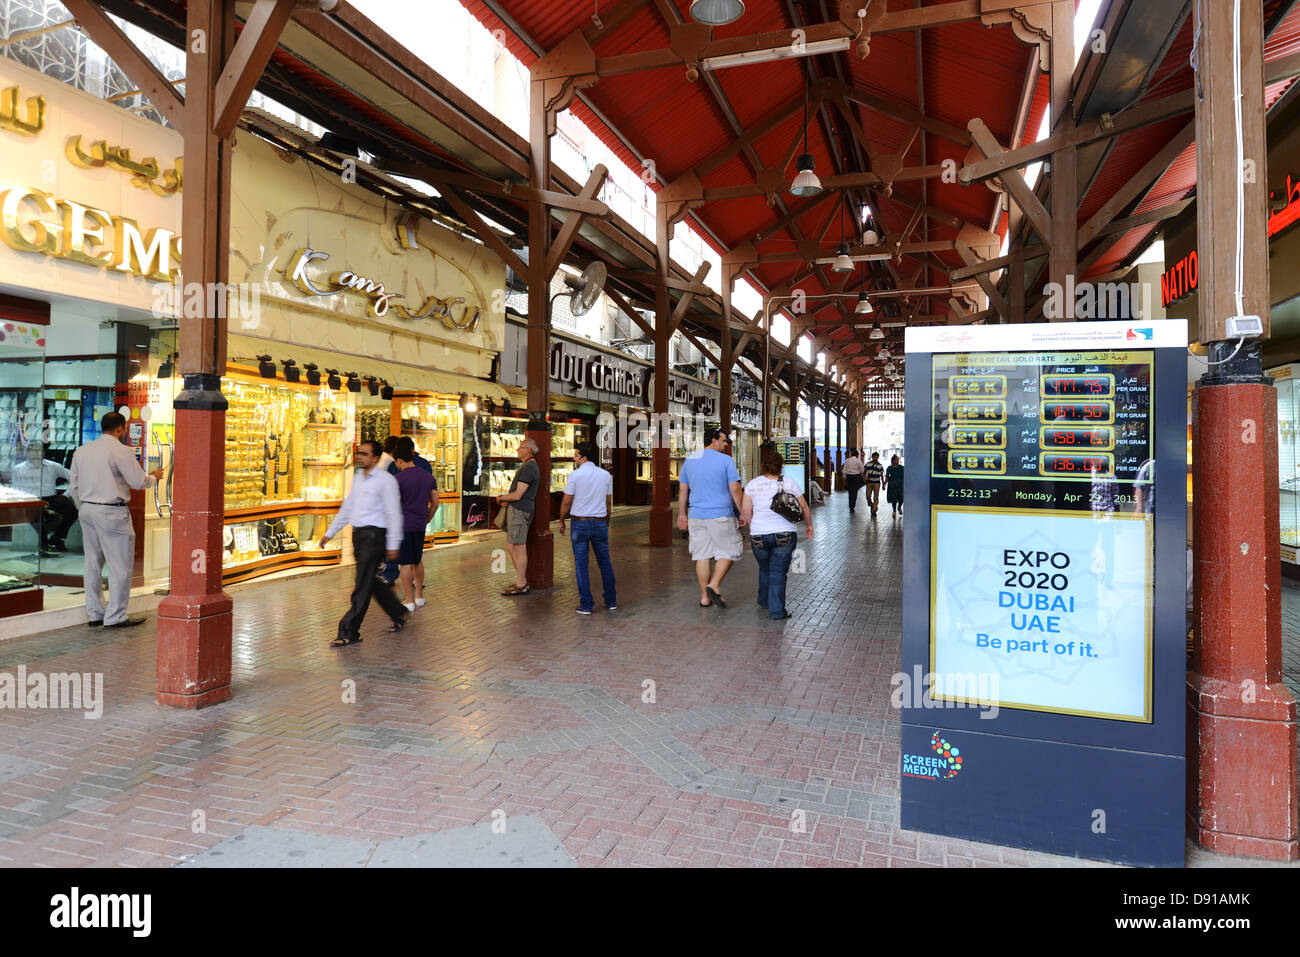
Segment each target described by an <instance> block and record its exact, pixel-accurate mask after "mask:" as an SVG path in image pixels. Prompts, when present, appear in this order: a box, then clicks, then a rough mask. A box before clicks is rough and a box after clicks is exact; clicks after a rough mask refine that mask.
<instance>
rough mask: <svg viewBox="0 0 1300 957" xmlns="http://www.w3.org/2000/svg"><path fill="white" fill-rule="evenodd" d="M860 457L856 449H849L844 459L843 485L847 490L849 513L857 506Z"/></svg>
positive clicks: (860, 477)
mask: <svg viewBox="0 0 1300 957" xmlns="http://www.w3.org/2000/svg"><path fill="white" fill-rule="evenodd" d="M863 468H864V466H863V464H862V459H860V458H858V450H857V449H849V457H848V458H847V459H845V460H844V485H845V486H846V487H847V488H848V490H849V514H850V515H852V514H853V513H854V512H856V511H857V508H858V491H859V490H860V489H861V488H862V471H863Z"/></svg>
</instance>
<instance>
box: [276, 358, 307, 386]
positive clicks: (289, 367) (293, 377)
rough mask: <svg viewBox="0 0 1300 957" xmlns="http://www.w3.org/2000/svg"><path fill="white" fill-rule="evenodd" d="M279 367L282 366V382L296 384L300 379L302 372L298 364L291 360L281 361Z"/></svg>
mask: <svg viewBox="0 0 1300 957" xmlns="http://www.w3.org/2000/svg"><path fill="white" fill-rule="evenodd" d="M280 365H282V366H284V381H285V382H297V381H298V380H299V379H300V378H301V377H302V370H301V369H299V368H298V363H297V362H296V361H295V360H293V359H281V360H280Z"/></svg>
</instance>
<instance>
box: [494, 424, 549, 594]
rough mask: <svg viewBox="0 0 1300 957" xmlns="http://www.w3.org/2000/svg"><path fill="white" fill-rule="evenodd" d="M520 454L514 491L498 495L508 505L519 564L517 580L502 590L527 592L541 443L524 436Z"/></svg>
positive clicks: (510, 546)
mask: <svg viewBox="0 0 1300 957" xmlns="http://www.w3.org/2000/svg"><path fill="white" fill-rule="evenodd" d="M515 454H516V455H518V456H519V461H520V463H521V464H520V466H519V471H518V472H516V473H515V478H514V481H513V482H511V483H510V491H508V492H505V493H503V494H501V495H498V496H497V501H498V502H500V503H501V504H502V505H506V506H508V508H507V509H506V516H505V526H506V551H507V552H509V553H510V560H511V561H512V562H514V566H515V583H514V584H513V585H512V586H511V587H509V588H507V589H506V590H505V591H503V592H502V593H501V594H503V595H509V596H511V597H513V596H515V595H527V594H528V592H529V588H528V578H527V572H528V527H529V526H530V525H532V524H533V509H534V508H535V507H536V502H537V489H538V486H539V485H540V484H541V481H542V473H541V471H540V470H539V469H538V467H537V462H536V461H535V459H536V456H537V443H536V442H534V441H533V440H532V439H524V440H523V441H522V442H520V443H519V448H518V449H516V450H515Z"/></svg>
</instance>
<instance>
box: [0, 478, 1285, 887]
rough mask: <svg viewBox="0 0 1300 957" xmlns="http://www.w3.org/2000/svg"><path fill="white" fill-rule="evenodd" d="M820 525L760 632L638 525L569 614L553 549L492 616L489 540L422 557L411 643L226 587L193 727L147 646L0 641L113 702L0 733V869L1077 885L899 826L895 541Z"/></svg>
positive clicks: (324, 597)
mask: <svg viewBox="0 0 1300 957" xmlns="http://www.w3.org/2000/svg"><path fill="white" fill-rule="evenodd" d="M831 503H832V504H830V505H829V506H827V507H825V508H821V509H818V510H817V512H816V513H815V515H816V520H817V523H818V535H817V537H816V539H814V540H813V541H811V542H804V543H801V549H802V552H803V559H802V560H803V561H804V563H805V570H804V573H803V574H794V575H793V576H792V578H791V584H790V608H791V610H792V612H793V613H794V617H793V618H791V619H789V620H788V621H785V622H780V623H778V622H769V621H768V620H767V619H766V617H762V616H761V615H760V613H759V611H758V609H757V608H756V606H755V604H754V599H753V594H754V591H755V587H756V571H755V567H754V562H753V559H752V557H749V556H746V558H745V559H744V560H743V562H742V563H741V564H740V565H739V566H737V569H736V570H735V571H733V573H732V575H731V576H730V577H729V578H728V579H727V582H726V585H725V588H724V595H725V596H726V597H727V598H728V599H729V601H730V603H731V608H730V609H728V610H727V611H725V612H724V611H720V610H717V609H713V608H700V607H698V605H697V604H696V601H697V597H696V596H697V593H696V588H695V584H694V577H693V574H692V569H691V563H690V561H689V556H688V555H687V553H686V549H685V547H684V543H679V544H678V545H677V546H676V547H674V548H672V549H670V550H661V549H653V550H652V549H650V548H649V547H647V546H645V545H643V544H642V543H643V542H644V541H645V537H646V533H645V513H644V512H643V511H641V512H633V513H630V514H623V515H620V516H619V517H618V518H617V519H616V521H615V529H614V532H615V534H614V549H615V552H614V558H615V565H616V568H617V570H618V574H619V589H618V591H619V604H620V607H619V609H618V610H617V611H615V612H612V613H611V612H606V611H605V610H604V609H603V608H602V607H601V606H600V605H599V603H598V605H597V610H596V613H595V615H594V616H592V617H590V618H583V617H580V616H578V615H575V614H574V613H573V608H574V606H575V604H576V593H575V589H574V588H573V587H572V585H571V584H570V583H571V582H572V558H571V554H570V552H569V548H568V542H567V539H563V538H559V537H557V539H556V566H557V567H556V580H557V582H558V583H559V585H558V586H557V587H556V588H554V589H553V590H550V591H547V592H537V593H534V594H532V595H530V596H527V597H524V598H519V599H508V598H501V597H498V595H497V592H499V591H500V589H501V588H502V587H504V585H505V584H506V583H507V582H508V581H509V580H510V579H509V577H508V575H506V574H493V563H494V549H500V547H501V544H502V543H501V542H500V541H494V540H486V541H483V542H479V543H476V544H473V545H466V546H462V547H458V548H453V549H445V550H441V551H439V552H437V553H435V554H434V555H432V556H430V557H429V558H427V559H426V562H427V565H428V568H429V576H430V582H429V589H428V593H429V596H430V604H429V605H428V607H426V608H425V609H422V610H421V611H420V613H419V614H418V616H417V620H416V623H415V624H414V625H413V626H412V627H411V628H409V629H408V630H407V631H406V632H404V633H402V634H401V635H397V636H390V635H385V634H383V633H382V629H383V627H384V625H385V622H384V621H383V620H382V616H380V615H379V613H378V612H377V610H376V611H373V612H372V614H371V617H370V618H369V620H368V621H367V623H366V626H365V628H364V630H363V634H364V636H365V641H364V642H363V643H362V644H360V645H355V646H352V647H350V648H346V649H342V650H332V649H329V648H327V647H326V644H327V642H328V640H329V638H331V637H332V636H333V634H334V629H335V623H336V621H337V619H338V617H339V615H340V614H341V613H342V611H343V607H344V602H345V600H346V595H347V591H348V588H349V581H350V579H349V576H350V571H349V570H338V571H329V572H325V573H322V574H319V575H313V576H308V577H302V578H297V579H290V580H285V581H280V582H274V583H270V584H262V585H250V586H244V587H242V588H236V589H233V590H232V592H233V594H234V595H235V648H234V682H235V687H234V698H233V700H231V701H230V702H227V703H225V704H223V705H220V706H217V707H214V708H209V709H206V710H204V711H200V712H197V713H184V712H177V711H168V710H164V709H161V708H159V707H157V706H156V705H155V704H154V703H153V669H154V636H153V633H152V627H151V626H145V627H143V628H142V629H140V630H139V631H138V632H136V633H127V634H122V633H112V632H108V633H106V632H103V631H92V630H90V629H88V628H72V629H65V630H63V631H59V632H53V633H49V634H46V635H41V636H37V637H33V638H24V639H17V640H13V641H9V642H5V643H3V644H0V670H8V671H13V670H14V669H15V668H16V667H17V666H19V665H25V666H26V667H27V668H28V669H29V670H33V671H35V670H40V671H47V672H64V671H74V670H75V671H102V672H103V673H104V681H105V698H106V704H105V708H104V714H103V717H102V718H101V719H100V720H97V721H87V720H84V719H83V717H82V715H81V713H80V712H71V711H7V712H4V713H3V715H0V863H4V864H18V865H78V864H96V865H130V866H170V865H174V864H177V863H180V862H183V861H187V862H193V863H195V864H211V865H220V864H231V865H239V864H295V865H301V864H322V863H332V864H349V865H370V866H380V865H383V864H392V863H397V864H419V863H426V864H427V863H447V862H453V863H454V862H460V863H467V862H478V863H515V864H536V865H564V864H569V865H571V864H573V863H575V862H576V864H578V865H581V866H595V865H602V864H603V865H641V864H645V865H841V866H854V865H866V866H891V867H927V866H986V865H989V866H998V865H1028V864H1052V865H1056V864H1060V865H1081V864H1083V865H1086V864H1087V863H1088V862H1081V861H1076V860H1073V859H1069V858H1059V857H1052V856H1049V855H1044V854H1036V853H1029V852H1025V851H1020V850H1013V849H1007V848H1000V847H996V846H993V845H986V844H976V843H971V842H967V841H960V840H949V839H943V838H939V837H931V836H926V835H918V834H915V833H912V832H905V831H902V830H900V828H899V827H898V763H899V745H898V731H899V728H898V714H897V712H895V711H893V710H892V709H891V708H890V706H889V691H890V688H889V676H890V675H891V674H892V673H894V672H895V671H896V670H897V667H898V659H899V640H898V633H899V623H900V602H899V585H900V582H899V554H900V550H901V547H902V541H901V534H900V528H899V526H898V525H897V524H895V523H894V521H893V520H892V519H891V518H890V517H889V516H888V515H882V516H881V517H880V518H879V519H877V520H875V522H873V521H872V520H871V518H870V516H869V515H865V514H863V513H859V514H858V515H857V516H856V517H854V518H853V519H852V520H851V521H850V519H849V516H848V515H847V514H846V512H847V510H846V507H845V496H844V495H843V494H838V495H835V496H833V497H832V499H831ZM498 554H499V555H500V554H503V553H498ZM496 560H497V561H498V567H500V560H501V559H499V558H498V559H496ZM798 561H799V559H796V563H798ZM797 568H798V564H796V569H797ZM1288 596H1289V598H1291V599H1296V598H1300V588H1294V589H1292V590H1290V591H1288ZM763 614H764V615H765V613H763ZM1293 638H1294V636H1292V638H1291V639H1289V640H1292V639H1293ZM1290 648H1291V650H1290V652H1289V654H1290V655H1291V658H1290V659H1289V660H1290V661H1291V662H1292V663H1294V661H1295V656H1294V648H1295V645H1294V644H1293V645H1291V646H1290ZM647 682H653V690H654V700H653V702H650V701H647V700H645V699H646V698H647V697H649V695H648V693H647V688H648V687H649V686H648V685H647ZM353 687H354V688H355V703H350V702H349V701H348V700H346V699H347V698H348V691H349V689H351V688H353ZM796 808H798V809H802V810H803V811H804V812H806V816H807V831H806V833H793V832H792V831H791V828H790V822H791V811H792V809H796ZM494 825H495V826H494ZM500 829H504V832H505V833H504V834H501V833H499V830H500ZM1189 862H1190V863H1193V864H1197V863H1201V864H1203V863H1211V862H1216V863H1231V862H1229V861H1220V860H1219V859H1217V858H1214V857H1213V856H1212V855H1208V854H1205V853H1204V852H1201V851H1195V852H1193V853H1191V855H1190V858H1189Z"/></svg>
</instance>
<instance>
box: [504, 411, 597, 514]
mask: <svg viewBox="0 0 1300 957" xmlns="http://www.w3.org/2000/svg"><path fill="white" fill-rule="evenodd" d="M590 441H591V426H590V425H588V424H587V423H586V422H552V423H551V492H552V493H553V494H555V493H558V494H559V495H561V496H563V495H564V483H565V482H567V481H568V479H569V475H570V473H572V472H573V450H574V449H575V448H577V445H578V443H579V442H590ZM509 487H510V485H509V483H508V482H507V483H506V488H507V490H508V489H509ZM554 514H557V515H558V514H559V512H558V511H555V512H554Z"/></svg>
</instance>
